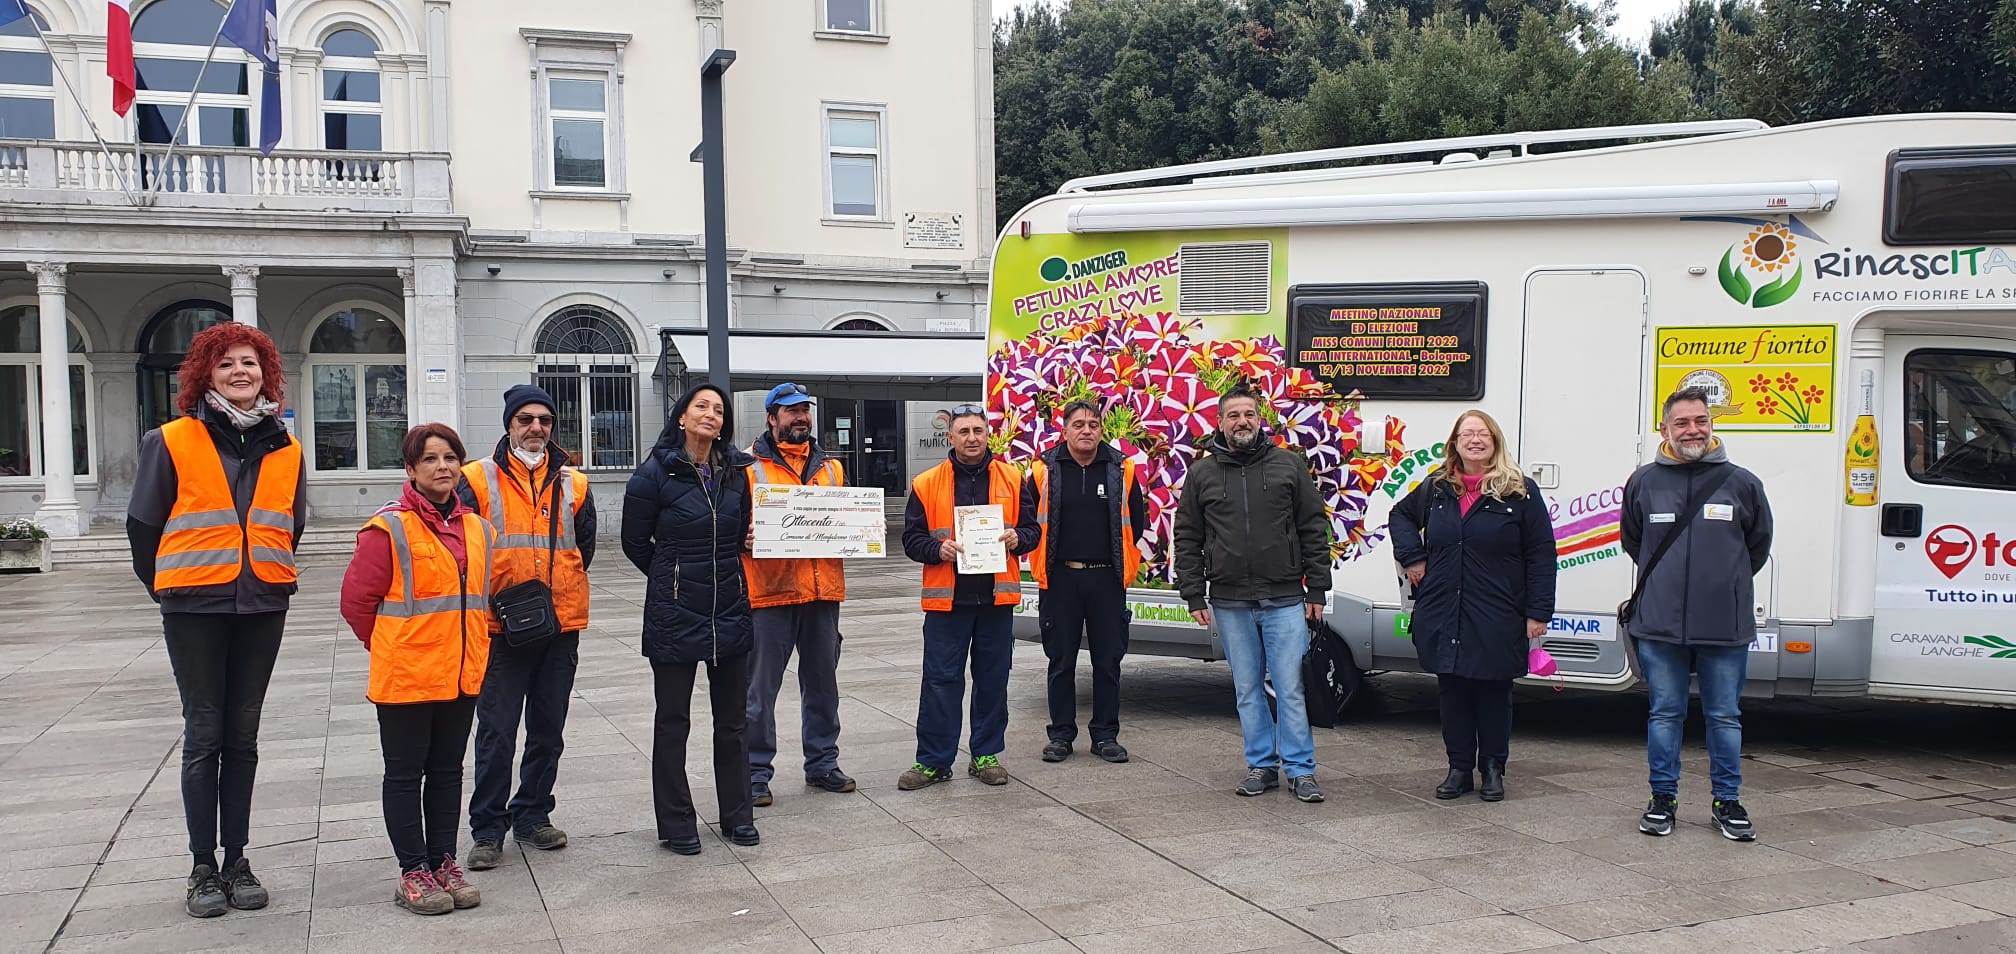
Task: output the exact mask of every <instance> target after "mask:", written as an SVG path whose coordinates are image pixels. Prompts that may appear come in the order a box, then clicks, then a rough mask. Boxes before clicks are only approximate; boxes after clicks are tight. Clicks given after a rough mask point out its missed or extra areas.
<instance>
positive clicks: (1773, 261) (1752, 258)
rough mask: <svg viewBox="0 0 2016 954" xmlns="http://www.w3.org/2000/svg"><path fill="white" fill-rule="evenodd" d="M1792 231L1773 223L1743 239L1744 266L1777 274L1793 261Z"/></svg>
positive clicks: (1793, 243)
mask: <svg viewBox="0 0 2016 954" xmlns="http://www.w3.org/2000/svg"><path fill="white" fill-rule="evenodd" d="M1798 247H1799V243H1797V242H1794V241H1792V230H1791V229H1788V228H1786V227H1785V226H1782V225H1779V224H1778V223H1776V222H1772V223H1769V224H1766V225H1760V226H1758V227H1757V228H1756V230H1755V231H1752V232H1751V233H1750V235H1749V236H1748V237H1746V238H1744V239H1743V264H1745V265H1748V266H1750V267H1751V268H1754V269H1757V270H1759V271H1765V272H1775V271H1777V270H1779V269H1781V268H1784V267H1785V265H1786V263H1788V262H1790V261H1792V250H1793V249H1795V248H1798Z"/></svg>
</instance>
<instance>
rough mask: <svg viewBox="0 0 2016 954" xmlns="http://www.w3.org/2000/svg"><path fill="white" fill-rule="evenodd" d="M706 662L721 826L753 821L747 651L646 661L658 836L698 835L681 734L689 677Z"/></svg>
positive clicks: (688, 719)
mask: <svg viewBox="0 0 2016 954" xmlns="http://www.w3.org/2000/svg"><path fill="white" fill-rule="evenodd" d="M703 665H704V666H706V667H707V700H708V702H710V703H711V704H712V706H711V708H712V709H713V715H714V798H715V801H716V802H717V803H718V804H719V805H720V808H721V828H722V830H723V831H726V830H727V829H730V828H733V827H735V826H737V825H751V824H754V823H755V821H756V807H755V806H754V805H752V804H750V795H749V740H748V738H747V733H746V731H745V730H746V728H747V726H748V718H749V654H748V653H743V654H742V655H740V656H729V657H727V658H725V659H722V660H720V661H718V662H711V663H697V662H690V663H661V662H653V663H652V664H651V684H652V691H653V692H654V693H655V694H656V695H657V697H658V714H657V716H656V718H654V719H653V721H652V723H651V804H652V807H653V808H654V809H655V810H656V812H657V815H658V838H659V840H661V841H664V840H667V839H676V840H681V841H684V840H687V839H691V838H697V837H699V835H700V824H699V821H698V819H697V818H696V816H695V815H694V812H693V789H692V788H691V787H690V786H688V784H687V782H686V736H687V734H688V733H689V732H690V731H691V730H692V728H693V716H692V709H693V679H694V677H695V675H696V674H697V673H698V671H699V669H700V667H701V666H703Z"/></svg>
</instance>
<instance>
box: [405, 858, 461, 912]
mask: <svg viewBox="0 0 2016 954" xmlns="http://www.w3.org/2000/svg"><path fill="white" fill-rule="evenodd" d="M392 902H393V903H394V904H397V905H399V906H400V907H402V908H405V909H406V910H408V911H411V912H413V913H414V914H447V913H448V912H450V911H453V910H455V898H454V896H452V895H450V894H449V893H448V892H447V891H446V890H443V889H442V887H441V882H439V881H436V880H434V872H432V871H428V870H427V869H425V868H415V869H413V870H412V871H408V872H406V873H405V874H403V875H400V876H399V886H398V887H397V888H394V889H393V891H392Z"/></svg>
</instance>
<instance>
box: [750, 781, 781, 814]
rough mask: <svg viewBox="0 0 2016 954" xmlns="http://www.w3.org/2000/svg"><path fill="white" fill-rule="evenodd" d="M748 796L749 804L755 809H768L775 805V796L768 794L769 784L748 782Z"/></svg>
mask: <svg viewBox="0 0 2016 954" xmlns="http://www.w3.org/2000/svg"><path fill="white" fill-rule="evenodd" d="M749 796H750V797H749V804H751V805H754V806H756V807H757V808H769V807H770V806H772V805H775V804H777V796H775V795H772V794H770V783H769V782H750V783H749Z"/></svg>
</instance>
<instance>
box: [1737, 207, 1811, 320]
mask: <svg viewBox="0 0 2016 954" xmlns="http://www.w3.org/2000/svg"><path fill="white" fill-rule="evenodd" d="M1798 248H1799V243H1797V242H1795V241H1793V240H1792V230H1791V229H1788V228H1786V227H1785V226H1783V225H1779V224H1778V223H1776V222H1764V223H1760V224H1759V225H1758V226H1757V227H1756V228H1754V229H1751V230H1750V234H1749V235H1746V236H1744V238H1743V241H1741V242H1739V243H1737V244H1735V245H1731V246H1729V250H1728V251H1726V252H1723V253H1722V267H1721V268H1720V269H1718V270H1717V272H1716V277H1717V278H1719V279H1720V280H1721V282H1722V290H1723V291H1725V292H1728V293H1729V297H1731V298H1734V299H1736V301H1737V303H1738V304H1743V305H1749V306H1750V307H1752V308H1769V307H1771V306H1772V305H1776V304H1779V303H1782V302H1785V301H1787V300H1789V299H1791V297H1792V296H1793V295H1795V294H1797V293H1798V291H1799V281H1800V279H1802V278H1804V277H1805V274H1806V266H1805V264H1804V263H1802V262H1800V261H1799V260H1798V259H1799V256H1798V255H1797V254H1796V250H1797V249H1798ZM1739 253H1740V254H1741V255H1742V262H1741V263H1740V264H1739V263H1738V262H1737V255H1738V254H1739ZM1746 269H1748V270H1749V271H1746ZM1750 271H1755V272H1757V273H1759V274H1758V275H1757V278H1758V280H1759V281H1761V280H1763V279H1764V278H1766V277H1770V276H1776V280H1774V281H1772V282H1771V283H1770V284H1767V285H1764V286H1763V287H1761V288H1759V287H1756V285H1755V284H1754V283H1753V282H1752V280H1751V277H1750ZM1780 272H1783V273H1784V274H1782V275H1781V274H1779V273H1780Z"/></svg>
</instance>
